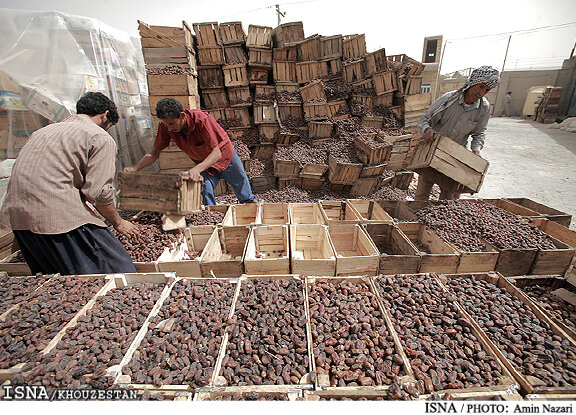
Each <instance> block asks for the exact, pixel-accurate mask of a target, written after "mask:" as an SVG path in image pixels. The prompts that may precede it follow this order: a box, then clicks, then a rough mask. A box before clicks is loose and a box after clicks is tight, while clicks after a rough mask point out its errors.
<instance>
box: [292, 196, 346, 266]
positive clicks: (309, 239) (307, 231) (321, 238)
mask: <svg viewBox="0 0 576 415" xmlns="http://www.w3.org/2000/svg"><path fill="white" fill-rule="evenodd" d="M290 205H292V204H290ZM290 258H291V264H292V273H293V274H297V275H311V276H333V275H334V274H335V272H336V255H335V254H334V248H333V246H332V242H331V241H330V235H329V234H328V228H327V227H326V226H325V225H318V224H298V225H290Z"/></svg>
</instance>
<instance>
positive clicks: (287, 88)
mask: <svg viewBox="0 0 576 415" xmlns="http://www.w3.org/2000/svg"><path fill="white" fill-rule="evenodd" d="M275 88H276V92H277V93H278V94H280V93H282V92H290V93H292V92H298V83H297V82H292V83H286V82H284V83H276V85H275Z"/></svg>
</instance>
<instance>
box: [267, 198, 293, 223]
mask: <svg viewBox="0 0 576 415" xmlns="http://www.w3.org/2000/svg"><path fill="white" fill-rule="evenodd" d="M260 223H261V224H262V225H286V224H289V223H290V215H289V214H288V204H286V203H262V204H261V205H260Z"/></svg>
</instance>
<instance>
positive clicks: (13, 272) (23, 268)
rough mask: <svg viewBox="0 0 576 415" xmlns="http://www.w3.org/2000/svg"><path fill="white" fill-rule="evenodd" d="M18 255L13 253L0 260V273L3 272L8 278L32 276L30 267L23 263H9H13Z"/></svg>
mask: <svg viewBox="0 0 576 415" xmlns="http://www.w3.org/2000/svg"><path fill="white" fill-rule="evenodd" d="M19 254H20V251H19V250H17V251H14V253H11V254H9V255H8V256H6V257H5V258H4V259H2V260H0V272H5V273H6V274H8V275H9V276H11V277H13V276H16V277H20V276H29V275H32V271H30V267H29V266H28V264H27V263H25V262H10V261H13V260H14V258H16V257H17V256H18V255H19Z"/></svg>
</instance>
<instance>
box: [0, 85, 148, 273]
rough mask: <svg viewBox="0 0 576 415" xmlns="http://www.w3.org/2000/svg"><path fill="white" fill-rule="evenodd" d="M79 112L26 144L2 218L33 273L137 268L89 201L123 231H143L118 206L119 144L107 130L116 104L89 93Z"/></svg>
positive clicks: (113, 119)
mask: <svg viewBox="0 0 576 415" xmlns="http://www.w3.org/2000/svg"><path fill="white" fill-rule="evenodd" d="M76 112H77V114H76V115H72V116H70V117H68V118H67V119H66V120H64V121H62V122H59V123H56V124H51V125H48V126H46V127H44V128H41V129H39V130H38V131H35V132H34V133H33V134H32V135H31V136H30V139H29V140H28V142H27V143H26V144H25V145H24V147H22V150H20V154H19V155H18V158H17V159H16V162H15V163H14V168H13V169H12V176H11V177H10V182H9V184H8V190H7V192H6V198H5V200H4V205H3V207H2V221H3V223H5V222H6V221H9V226H10V228H11V229H12V230H13V232H14V236H15V238H16V240H17V242H18V245H19V246H20V250H21V251H22V254H23V255H24V258H25V259H26V262H27V263H28V265H29V266H30V270H31V271H32V272H33V273H43V274H54V273H60V274H63V275H74V274H101V273H116V272H136V269H135V267H134V263H133V262H132V259H131V258H130V255H129V254H128V252H127V251H126V249H124V247H123V246H122V244H121V243H120V241H119V240H118V239H117V238H116V237H115V236H114V235H113V234H112V232H111V231H110V229H109V228H108V227H107V226H106V224H105V223H104V221H103V220H102V218H101V217H100V216H99V215H98V214H97V213H96V212H95V211H94V210H93V209H92V208H91V206H90V205H92V206H94V208H95V209H96V210H97V211H98V212H99V213H100V214H101V215H102V216H103V217H104V218H106V219H107V220H108V221H109V222H110V223H112V225H113V226H114V228H115V229H116V230H117V231H118V232H120V233H121V234H124V235H127V236H136V235H138V233H139V231H138V227H137V226H136V225H134V224H133V223H131V222H129V221H127V220H124V219H122V218H121V217H120V215H119V214H118V212H117V211H116V208H115V207H114V199H113V194H114V187H113V181H114V175H115V172H116V168H115V160H116V143H115V141H114V139H113V138H112V137H111V136H110V135H109V134H108V133H107V131H108V129H109V128H110V127H111V126H113V125H114V124H116V123H117V122H118V111H117V109H116V105H115V104H114V102H112V101H111V100H110V99H109V98H108V97H106V96H105V95H104V94H102V93H100V92H88V93H87V94H86V95H84V96H83V97H82V98H80V100H79V101H78V102H77V103H76ZM87 202H89V203H90V205H88V203H87ZM3 227H5V226H3Z"/></svg>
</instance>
